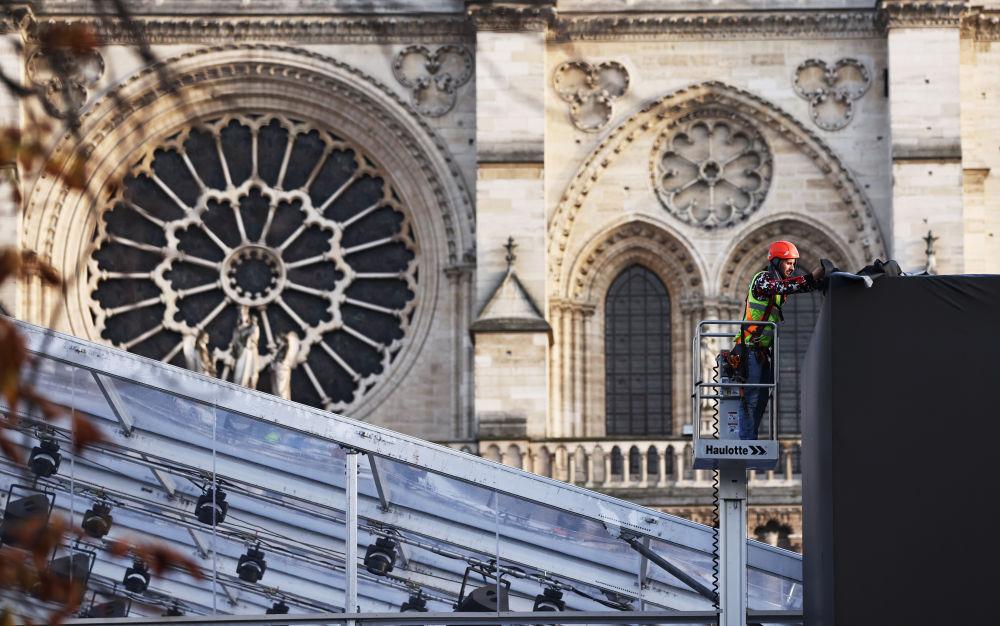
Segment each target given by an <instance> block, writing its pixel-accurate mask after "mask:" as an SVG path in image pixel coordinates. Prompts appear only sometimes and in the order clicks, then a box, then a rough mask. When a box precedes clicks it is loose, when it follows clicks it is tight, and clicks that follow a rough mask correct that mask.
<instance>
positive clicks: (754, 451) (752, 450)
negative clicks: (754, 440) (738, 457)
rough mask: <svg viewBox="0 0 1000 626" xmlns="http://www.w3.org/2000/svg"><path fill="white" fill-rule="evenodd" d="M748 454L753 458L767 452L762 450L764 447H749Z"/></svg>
mask: <svg viewBox="0 0 1000 626" xmlns="http://www.w3.org/2000/svg"><path fill="white" fill-rule="evenodd" d="M750 454H751V455H753V456H757V455H759V454H767V450H765V449H764V446H755V445H751V446H750Z"/></svg>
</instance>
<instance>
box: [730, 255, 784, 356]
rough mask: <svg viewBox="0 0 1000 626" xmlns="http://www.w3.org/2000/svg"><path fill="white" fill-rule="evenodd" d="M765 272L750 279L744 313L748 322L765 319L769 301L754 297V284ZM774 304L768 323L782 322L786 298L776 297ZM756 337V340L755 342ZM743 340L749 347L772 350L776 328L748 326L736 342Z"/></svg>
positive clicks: (737, 337) (736, 338)
mask: <svg viewBox="0 0 1000 626" xmlns="http://www.w3.org/2000/svg"><path fill="white" fill-rule="evenodd" d="M763 273H764V272H757V273H756V274H754V277H753V278H752V279H750V286H749V287H748V288H747V304H746V309H745V310H744V311H743V319H744V320H748V321H757V320H762V319H763V318H764V312H765V311H766V310H767V304H768V302H769V300H760V299H758V298H755V297H754V295H753V284H754V283H755V282H757V277H759V276H760V275H761V274H763ZM773 298H774V304H773V305H772V306H771V312H770V313H769V314H768V316H767V320H765V321H768V322H775V323H777V322H779V321H780V320H781V305H782V304H784V301H785V297H784V296H782V295H775V296H773ZM754 335H756V336H757V337H756V339H755V340H754ZM741 339H742V341H743V342H745V343H746V344H747V345H751V346H760V347H762V348H770V347H771V343H772V342H773V341H774V327H773V326H764V327H758V326H746V327H744V328H743V330H742V332H740V333H739V334H737V335H736V337H735V338H734V340H735V341H736V342H737V343H739V342H740V340H741Z"/></svg>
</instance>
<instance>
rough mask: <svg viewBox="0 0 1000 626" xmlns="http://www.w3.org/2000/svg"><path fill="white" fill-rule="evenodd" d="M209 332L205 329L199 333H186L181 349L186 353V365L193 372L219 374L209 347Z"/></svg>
mask: <svg viewBox="0 0 1000 626" xmlns="http://www.w3.org/2000/svg"><path fill="white" fill-rule="evenodd" d="M208 339H209V338H208V333H207V332H205V331H204V330H202V331H199V332H198V334H197V335H184V339H182V345H181V351H182V353H183V354H184V365H185V366H186V367H187V368H188V369H189V370H191V371H192V372H198V373H199V374H208V375H209V376H218V374H217V373H216V370H215V359H213V358H212V352H211V348H209V347H208Z"/></svg>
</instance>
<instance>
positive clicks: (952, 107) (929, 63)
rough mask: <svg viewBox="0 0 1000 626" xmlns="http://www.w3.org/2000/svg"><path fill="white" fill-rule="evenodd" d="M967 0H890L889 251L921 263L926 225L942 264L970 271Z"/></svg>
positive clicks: (908, 264) (910, 264) (908, 262)
mask: <svg viewBox="0 0 1000 626" xmlns="http://www.w3.org/2000/svg"><path fill="white" fill-rule="evenodd" d="M965 4H966V3H965V2H961V1H941V2H917V1H915V0H884V1H883V2H882V7H881V8H882V14H883V18H884V19H885V21H886V25H887V28H888V73H889V74H888V89H889V119H890V132H891V135H892V181H893V182H892V185H893V187H892V244H891V252H890V253H891V255H892V256H893V258H895V259H896V260H897V261H899V263H900V265H901V266H902V267H903V269H904V270H913V269H917V268H922V267H923V266H924V264H925V262H926V261H925V255H924V249H925V245H926V244H925V243H924V242H923V241H922V240H921V238H922V237H923V236H925V235H926V234H927V231H928V229H930V230H933V231H934V234H935V235H937V236H939V237H940V240H939V241H938V245H937V252H938V254H937V258H938V272H939V273H942V274H952V273H962V272H963V271H965V263H964V248H965V225H964V222H963V219H964V218H963V207H962V184H963V181H962V142H961V129H960V113H961V99H960V93H961V91H960V86H959V75H960V47H961V46H960V32H959V31H960V25H961V24H960V22H961V15H962V11H963V9H964V8H965Z"/></svg>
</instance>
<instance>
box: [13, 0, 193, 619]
mask: <svg viewBox="0 0 1000 626" xmlns="http://www.w3.org/2000/svg"><path fill="white" fill-rule="evenodd" d="M3 4H4V11H5V14H4V16H3V17H4V18H5V19H7V20H8V22H9V23H10V25H13V26H14V28H15V30H20V31H21V33H22V35H23V39H24V40H25V41H28V42H30V46H31V55H28V54H26V53H25V50H24V49H19V50H18V51H17V52H18V53H19V55H20V58H21V59H24V60H27V59H29V58H37V57H41V58H44V59H45V64H44V68H42V69H43V70H44V72H42V70H38V68H35V69H36V74H38V75H41V74H42V73H44V76H43V77H42V78H37V76H36V79H35V80H29V81H27V82H21V81H19V80H18V79H16V78H14V77H11V76H9V75H8V74H6V73H4V72H2V71H0V89H4V90H6V92H7V94H8V95H9V97H11V98H13V99H14V100H15V101H16V102H17V103H18V104H19V106H18V109H19V111H20V119H19V120H17V121H15V123H14V124H13V125H11V126H7V127H4V128H0V172H2V174H0V176H2V177H3V178H2V179H0V186H2V188H4V189H6V190H7V192H8V193H9V194H10V201H11V203H12V204H13V205H14V206H16V207H21V206H22V204H23V199H22V197H21V195H20V185H19V182H20V180H22V179H30V178H32V177H35V176H37V175H39V174H41V173H44V174H46V175H48V176H50V177H53V178H55V179H56V180H58V181H60V182H61V183H62V184H63V185H64V186H65V187H67V188H69V189H73V190H79V191H83V192H86V191H87V184H88V174H89V172H88V168H87V162H86V159H85V158H83V157H82V155H80V154H71V155H69V156H68V157H65V158H64V160H63V161H58V160H55V159H52V158H50V156H49V150H48V146H50V145H51V142H52V139H53V136H54V135H53V133H70V134H74V135H75V134H76V133H77V129H78V127H79V118H78V111H79V107H80V106H82V104H83V103H82V102H81V101H80V97H79V95H78V94H77V93H74V85H76V84H78V82H79V80H80V78H79V74H80V72H81V69H80V68H81V66H82V65H83V61H86V60H88V59H91V58H93V57H94V56H95V55H97V58H100V57H99V55H98V52H97V51H98V47H99V46H100V41H99V38H98V36H97V34H96V33H95V32H94V30H93V29H92V28H91V27H90V26H89V25H87V24H86V23H84V24H72V25H47V26H46V27H45V28H44V29H40V28H36V26H35V23H34V20H33V18H32V17H31V12H30V10H28V9H26V8H25V6H24V3H11V2H4V3H3ZM95 4H96V5H97V8H98V9H102V8H103V9H104V11H103V13H101V15H100V17H101V19H102V20H112V19H113V20H117V21H118V22H119V23H122V24H125V25H126V28H128V29H129V30H130V31H132V32H133V33H134V34H135V35H136V37H135V40H136V41H138V42H139V44H138V45H137V54H139V55H140V56H141V57H142V58H143V59H144V60H145V61H147V62H151V61H153V60H154V59H153V57H152V53H151V52H150V50H149V48H148V46H147V45H145V43H144V38H143V37H142V36H141V31H140V29H139V26H138V25H136V24H134V23H133V22H132V21H131V20H130V19H129V16H128V13H127V7H126V6H125V4H124V2H121V1H120V0H109V1H104V2H96V3H95ZM0 200H2V199H0ZM71 278H72V277H63V276H60V274H59V272H58V271H56V270H55V269H54V268H53V267H52V266H51V265H50V264H49V263H48V262H47V261H46V260H45V259H43V258H41V257H40V256H39V255H38V254H36V252H34V251H32V250H24V249H20V248H18V247H14V246H8V247H0V287H3V286H5V285H9V284H10V283H11V282H14V281H24V280H28V279H38V280H40V281H41V282H42V284H44V285H46V286H48V287H51V288H54V289H58V290H60V292H61V291H62V290H63V288H64V286H65V282H66V281H67V280H68V279H71ZM4 312H5V313H6V311H4ZM34 379H35V366H34V363H33V358H32V356H31V354H30V353H29V352H28V350H27V347H26V345H25V340H24V338H23V337H22V336H21V335H20V334H19V333H18V331H17V328H16V327H15V325H14V324H13V323H12V322H11V321H10V319H8V318H6V317H3V316H0V396H2V398H3V400H4V403H5V404H6V406H7V407H8V409H7V410H6V411H5V412H4V413H3V415H2V418H0V426H2V427H3V428H2V429H0V455H2V456H3V457H4V458H5V464H6V465H8V466H10V465H16V466H18V467H20V468H22V472H23V474H22V477H23V479H24V480H23V481H22V482H30V481H32V480H33V479H34V476H32V475H31V474H30V473H29V472H28V471H27V470H26V469H24V468H25V459H24V454H23V452H22V450H23V447H22V445H23V442H22V445H19V444H18V443H16V442H15V439H14V438H15V437H20V436H21V435H22V433H30V432H41V431H42V430H43V429H44V428H45V422H51V421H53V420H55V419H66V418H68V420H69V423H70V424H71V433H70V437H71V444H72V451H73V453H74V454H81V453H85V451H86V449H87V448H88V446H93V445H98V444H101V443H103V442H105V436H104V435H103V434H102V433H101V432H100V430H99V429H98V428H97V427H96V426H95V425H94V423H93V422H92V421H91V420H90V419H89V418H88V416H86V415H85V414H82V413H80V412H77V411H71V410H68V409H66V408H65V407H62V406H59V405H56V404H54V403H52V402H50V401H48V400H47V399H46V398H44V397H43V396H42V395H41V394H40V393H39V392H38V391H37V389H36V388H35V385H34V384H33V383H34ZM28 415H30V416H31V419H32V420H33V421H32V422H31V425H30V426H29V425H28V424H26V423H25V420H24V419H22V416H28ZM39 424H41V426H39ZM3 536H4V537H5V541H4V545H3V546H2V547H0V595H2V597H0V626H6V624H13V623H14V620H15V619H16V620H17V621H24V620H25V619H26V617H27V616H25V615H19V613H20V611H19V610H18V601H17V598H18V596H19V595H20V597H22V598H24V599H25V600H26V599H27V597H28V596H30V597H32V598H35V599H37V600H39V601H41V602H44V603H48V604H47V606H49V607H50V608H51V612H50V613H49V614H48V615H47V616H46V617H45V621H46V623H59V622H60V621H62V620H63V619H65V618H66V617H69V616H71V615H75V614H76V613H77V612H78V611H79V609H80V605H81V602H82V600H83V597H84V593H85V591H86V590H85V589H83V588H81V586H80V579H79V578H75V579H74V578H73V577H72V576H69V577H67V576H65V575H64V573H63V572H59V571H55V570H56V568H54V567H53V565H52V564H53V562H54V561H53V560H52V556H53V554H54V553H55V551H56V550H57V549H60V548H64V547H66V546H69V545H70V544H73V545H77V544H79V542H80V541H83V539H84V536H85V533H84V531H83V529H82V528H80V527H78V526H72V524H71V520H68V519H66V518H64V517H62V516H59V515H55V514H53V515H51V516H49V515H46V516H35V517H31V518H29V519H26V520H22V521H19V522H16V523H15V522H9V521H5V522H4V523H3ZM85 545H86V544H85ZM89 545H90V548H93V549H100V550H105V551H107V552H108V553H110V554H111V555H114V556H117V557H122V558H129V559H133V560H139V561H142V562H143V563H145V565H146V567H148V569H149V571H150V572H151V573H152V574H153V575H157V574H162V573H163V572H164V571H166V570H168V569H171V568H176V569H180V570H183V571H185V572H187V573H188V574H190V575H191V576H193V577H195V578H197V579H200V578H202V573H201V570H200V568H199V567H198V565H197V563H195V562H194V561H193V560H192V559H190V558H189V557H187V556H186V555H183V554H180V553H178V552H176V551H174V550H172V549H170V548H167V547H165V546H163V545H159V544H157V543H155V542H149V541H146V540H144V539H142V538H137V539H133V540H129V541H121V540H104V541H101V542H98V543H97V544H96V545H95V544H94V543H91V544H89Z"/></svg>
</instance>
